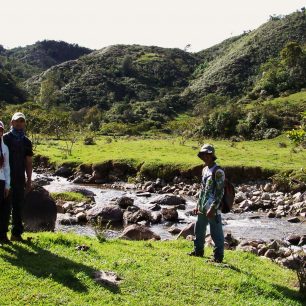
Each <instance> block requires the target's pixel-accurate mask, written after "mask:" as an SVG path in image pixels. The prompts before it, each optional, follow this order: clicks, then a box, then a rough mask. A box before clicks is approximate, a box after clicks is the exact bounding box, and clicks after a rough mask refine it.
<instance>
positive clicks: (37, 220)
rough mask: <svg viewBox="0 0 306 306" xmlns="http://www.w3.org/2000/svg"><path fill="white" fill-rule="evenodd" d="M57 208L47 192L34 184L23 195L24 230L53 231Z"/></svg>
mask: <svg viewBox="0 0 306 306" xmlns="http://www.w3.org/2000/svg"><path fill="white" fill-rule="evenodd" d="M56 214H57V208H56V203H55V201H54V200H53V199H52V198H51V196H50V194H49V192H48V191H47V190H45V189H44V188H43V187H40V186H35V187H34V188H33V190H32V191H30V192H29V193H28V194H27V195H26V197H25V203H24V208H23V211H22V218H23V222H24V228H25V230H26V231H33V232H36V231H54V228H55V222H56Z"/></svg>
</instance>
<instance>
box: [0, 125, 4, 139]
mask: <svg viewBox="0 0 306 306" xmlns="http://www.w3.org/2000/svg"><path fill="white" fill-rule="evenodd" d="M3 133H4V130H3V128H2V127H0V137H2V136H3Z"/></svg>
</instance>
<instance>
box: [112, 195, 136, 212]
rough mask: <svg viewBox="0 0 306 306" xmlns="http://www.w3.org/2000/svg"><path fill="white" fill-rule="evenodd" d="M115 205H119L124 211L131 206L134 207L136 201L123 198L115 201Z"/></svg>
mask: <svg viewBox="0 0 306 306" xmlns="http://www.w3.org/2000/svg"><path fill="white" fill-rule="evenodd" d="M114 202H115V204H116V205H118V206H119V207H120V208H122V209H127V208H128V207H129V206H133V205H134V199H132V198H129V197H121V198H117V199H115V201H114Z"/></svg>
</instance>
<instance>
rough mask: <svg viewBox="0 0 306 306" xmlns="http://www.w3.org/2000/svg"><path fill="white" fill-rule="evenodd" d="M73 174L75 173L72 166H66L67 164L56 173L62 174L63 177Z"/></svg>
mask: <svg viewBox="0 0 306 306" xmlns="http://www.w3.org/2000/svg"><path fill="white" fill-rule="evenodd" d="M72 174H73V171H72V170H71V168H69V167H66V166H61V167H60V168H58V169H57V170H56V171H55V173H54V175H57V176H62V177H65V178H68V177H69V176H71V175H72Z"/></svg>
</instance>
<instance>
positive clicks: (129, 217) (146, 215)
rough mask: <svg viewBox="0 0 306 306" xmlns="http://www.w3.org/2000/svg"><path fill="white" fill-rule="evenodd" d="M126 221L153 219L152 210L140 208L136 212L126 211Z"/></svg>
mask: <svg viewBox="0 0 306 306" xmlns="http://www.w3.org/2000/svg"><path fill="white" fill-rule="evenodd" d="M123 216H124V217H123V218H124V222H126V223H137V222H141V221H151V219H152V216H151V212H150V211H148V210H145V209H140V210H138V211H136V212H134V213H132V212H129V211H126V212H124V214H123Z"/></svg>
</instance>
